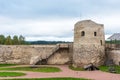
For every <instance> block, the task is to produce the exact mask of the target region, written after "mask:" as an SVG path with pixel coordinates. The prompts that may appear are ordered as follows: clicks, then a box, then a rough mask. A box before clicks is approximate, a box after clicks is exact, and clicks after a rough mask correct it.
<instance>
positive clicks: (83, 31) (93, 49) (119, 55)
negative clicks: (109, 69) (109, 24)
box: [0, 20, 120, 67]
mask: <svg viewBox="0 0 120 80" xmlns="http://www.w3.org/2000/svg"><path fill="white" fill-rule="evenodd" d="M110 59H113V61H114V63H115V64H116V65H119V63H120V49H118V47H117V49H116V46H115V45H114V44H105V38H104V27H103V25H102V24H97V23H95V22H93V21H91V20H84V21H80V22H77V23H76V24H75V28H74V42H73V43H65V44H56V45H0V63H10V64H31V65H46V64H72V65H73V66H74V67H83V66H84V65H87V64H90V63H93V64H94V65H95V66H100V65H103V64H106V63H107V61H108V60H110Z"/></svg>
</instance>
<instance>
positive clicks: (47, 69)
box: [0, 67, 61, 72]
mask: <svg viewBox="0 0 120 80" xmlns="http://www.w3.org/2000/svg"><path fill="white" fill-rule="evenodd" d="M0 70H9V71H33V72H60V71H61V70H60V69H59V68H57V67H36V68H32V67H13V68H0Z"/></svg>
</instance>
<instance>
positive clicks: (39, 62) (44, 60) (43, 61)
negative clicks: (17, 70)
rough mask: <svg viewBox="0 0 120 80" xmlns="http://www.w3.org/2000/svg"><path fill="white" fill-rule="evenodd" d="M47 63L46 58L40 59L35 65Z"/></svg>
mask: <svg viewBox="0 0 120 80" xmlns="http://www.w3.org/2000/svg"><path fill="white" fill-rule="evenodd" d="M46 64H47V59H42V60H40V61H38V62H37V63H36V64H35V65H46Z"/></svg>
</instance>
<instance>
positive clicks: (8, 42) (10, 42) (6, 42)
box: [5, 36, 12, 45]
mask: <svg viewBox="0 0 120 80" xmlns="http://www.w3.org/2000/svg"><path fill="white" fill-rule="evenodd" d="M5 44H6V45H12V39H11V36H7V37H6V40H5Z"/></svg>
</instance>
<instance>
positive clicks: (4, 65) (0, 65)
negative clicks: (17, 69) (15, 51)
mask: <svg viewBox="0 0 120 80" xmlns="http://www.w3.org/2000/svg"><path fill="white" fill-rule="evenodd" d="M16 65H17V64H0V67H7V66H16Z"/></svg>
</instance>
